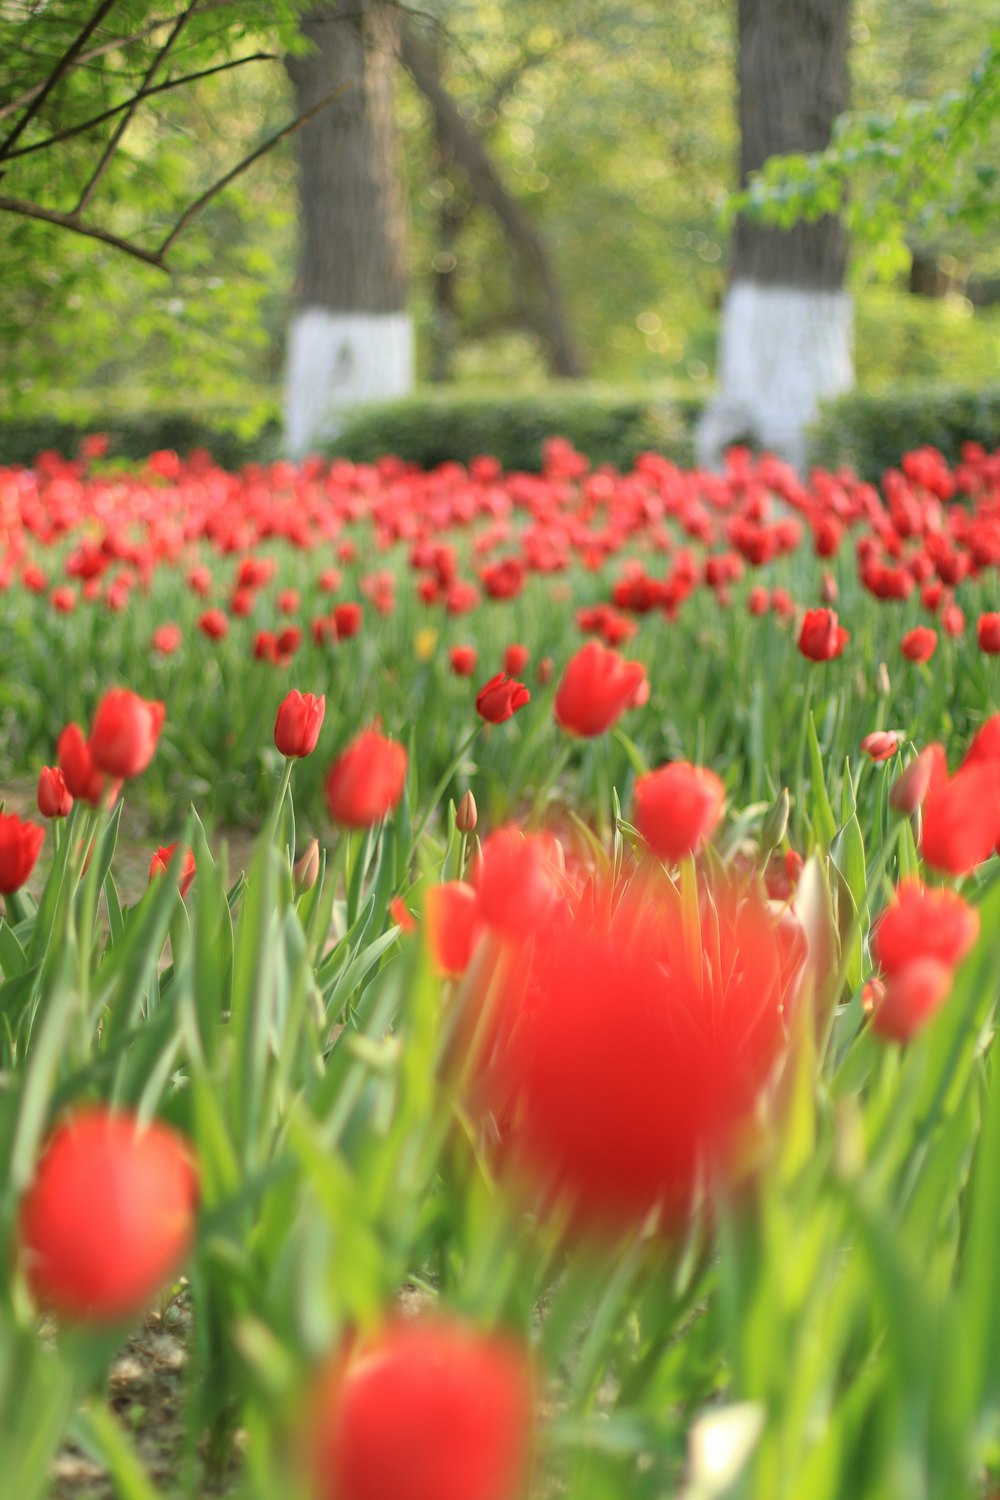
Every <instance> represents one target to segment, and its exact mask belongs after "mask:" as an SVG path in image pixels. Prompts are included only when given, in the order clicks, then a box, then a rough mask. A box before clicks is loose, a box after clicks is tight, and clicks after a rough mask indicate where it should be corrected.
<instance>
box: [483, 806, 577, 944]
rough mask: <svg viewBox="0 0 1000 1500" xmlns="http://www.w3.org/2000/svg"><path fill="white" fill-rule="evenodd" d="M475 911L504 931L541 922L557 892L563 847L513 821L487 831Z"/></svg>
mask: <svg viewBox="0 0 1000 1500" xmlns="http://www.w3.org/2000/svg"><path fill="white" fill-rule="evenodd" d="M476 891H477V894H478V897H479V915H480V917H481V918H482V920H483V921H484V922H485V923H486V925H487V926H489V927H493V928H495V929H496V930H497V931H498V932H501V933H503V934H504V935H505V936H507V937H514V938H521V937H523V936H524V934H525V933H526V932H533V931H535V930H537V929H538V928H540V927H542V926H543V925H544V924H545V923H546V922H547V920H548V919H549V917H550V916H551V915H552V912H553V910H554V909H555V906H556V904H557V902H558V901H559V900H560V897H561V895H562V851H561V850H560V848H559V845H558V844H557V843H556V841H555V839H554V838H550V837H549V836H548V835H547V834H543V833H535V834H529V835H527V837H526V836H525V835H524V834H523V833H522V832H521V830H520V828H517V827H516V826H515V825H514V824H509V825H508V826H507V827H506V828H500V829H498V830H497V832H496V833H492V834H490V836H489V838H488V839H487V840H486V842H485V843H484V844H483V848H482V857H481V859H480V862H479V867H478V870H477V872H476Z"/></svg>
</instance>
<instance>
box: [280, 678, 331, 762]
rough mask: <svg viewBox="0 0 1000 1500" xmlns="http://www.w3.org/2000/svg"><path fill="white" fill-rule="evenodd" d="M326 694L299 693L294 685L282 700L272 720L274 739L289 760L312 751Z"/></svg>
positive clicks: (318, 730)
mask: <svg viewBox="0 0 1000 1500" xmlns="http://www.w3.org/2000/svg"><path fill="white" fill-rule="evenodd" d="M325 713H326V697H325V695H322V694H321V695H320V696H319V697H318V698H317V696H316V695H315V693H300V692H299V691H298V689H297V688H293V689H292V691H291V692H290V693H289V694H288V696H287V697H286V698H285V699H284V701H283V702H282V704H281V706H280V708H279V709H278V717H277V718H276V720H275V723H274V743H275V744H276V745H277V747H278V749H279V750H280V751H281V753H282V755H284V756H287V757H288V759H290V760H297V759H301V757H302V756H304V755H311V754H312V753H313V751H314V750H315V749H316V741H317V740H318V739H319V732H320V730H321V729H322V727H323V716H324V714H325Z"/></svg>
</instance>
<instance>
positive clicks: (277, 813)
mask: <svg viewBox="0 0 1000 1500" xmlns="http://www.w3.org/2000/svg"><path fill="white" fill-rule="evenodd" d="M293 763H294V762H293V760H292V758H291V756H287V755H286V756H285V764H284V765H283V766H282V768H281V780H280V781H279V782H278V792H277V795H276V797H275V799H274V807H273V808H272V810H271V842H272V843H273V842H274V836H275V834H276V833H277V831H278V825H279V824H280V822H281V809H282V808H283V807H284V805H285V793H286V792H287V791H288V787H289V783H290V782H291V779H292V765H293Z"/></svg>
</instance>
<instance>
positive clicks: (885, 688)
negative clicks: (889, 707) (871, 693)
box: [875, 661, 892, 698]
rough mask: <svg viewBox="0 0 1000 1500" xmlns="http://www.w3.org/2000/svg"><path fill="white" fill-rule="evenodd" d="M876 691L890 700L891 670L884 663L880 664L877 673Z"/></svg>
mask: <svg viewBox="0 0 1000 1500" xmlns="http://www.w3.org/2000/svg"><path fill="white" fill-rule="evenodd" d="M875 691H876V692H877V693H879V694H880V695H881V696H882V697H883V698H888V696H889V694H890V693H891V692H892V685H891V683H890V682H889V668H888V667H887V666H886V664H885V662H884V661H880V662H879V664H878V671H877V672H876V673H875Z"/></svg>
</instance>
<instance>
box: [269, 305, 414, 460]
mask: <svg viewBox="0 0 1000 1500" xmlns="http://www.w3.org/2000/svg"><path fill="white" fill-rule="evenodd" d="M412 389H413V319H412V318H411V317H410V315H409V313H405V312H331V311H330V310H329V309H328V308H325V307H307V308H305V309H303V310H302V311H301V312H299V313H297V314H296V315H295V317H294V318H293V320H292V325H291V327H290V329H289V334H288V357H287V361H286V364H285V400H284V416H285V445H286V448H287V451H288V455H289V457H290V458H295V459H301V458H304V457H305V455H306V454H307V453H309V452H311V451H312V450H313V449H316V448H319V447H321V446H322V445H323V444H324V443H325V442H329V441H330V439H332V438H335V437H336V436H337V434H338V433H339V432H340V430H341V429H342V427H343V425H344V420H345V416H346V414H347V413H348V412H349V411H350V410H351V408H353V407H357V406H363V405H366V404H367V403H369V402H376V401H391V400H392V399H393V398H395V397H398V396H406V395H408V394H409V392H410V391H411V390H412Z"/></svg>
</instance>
